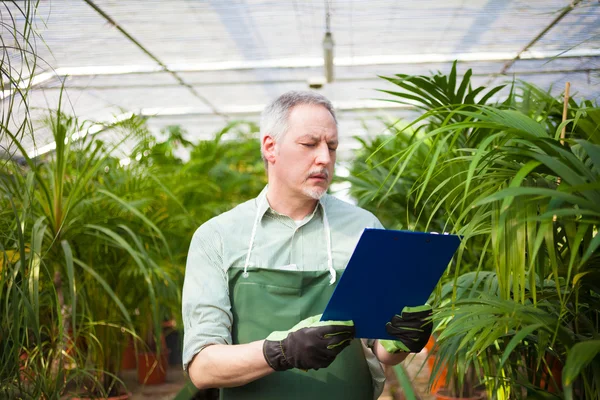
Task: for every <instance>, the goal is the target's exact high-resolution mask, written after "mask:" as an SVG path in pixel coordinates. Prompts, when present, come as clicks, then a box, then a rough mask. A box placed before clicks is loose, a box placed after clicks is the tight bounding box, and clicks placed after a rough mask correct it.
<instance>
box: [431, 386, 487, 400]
mask: <svg viewBox="0 0 600 400" xmlns="http://www.w3.org/2000/svg"><path fill="white" fill-rule="evenodd" d="M435 398H436V399H437V400H482V399H485V393H477V394H475V395H473V396H470V397H456V396H453V395H451V394H450V391H449V390H448V389H446V388H440V389H439V390H438V391H437V392H436V393H435Z"/></svg>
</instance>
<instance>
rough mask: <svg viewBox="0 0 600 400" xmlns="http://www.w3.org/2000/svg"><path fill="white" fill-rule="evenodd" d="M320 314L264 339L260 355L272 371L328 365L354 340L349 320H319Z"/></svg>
mask: <svg viewBox="0 0 600 400" xmlns="http://www.w3.org/2000/svg"><path fill="white" fill-rule="evenodd" d="M320 318H321V315H315V316H313V317H310V318H307V319H305V320H303V321H301V322H299V323H298V324H297V325H295V326H294V327H293V328H292V329H290V330H289V331H283V332H273V333H271V334H270V335H269V336H268V337H267V338H266V339H265V342H264V345H263V354H264V356H265V359H266V360H267V363H268V364H269V365H270V366H271V368H273V369H274V370H275V371H285V370H288V369H291V368H299V369H305V370H308V369H315V370H317V369H319V368H326V367H328V366H329V365H330V364H331V363H332V362H333V360H335V357H336V356H337V355H338V354H339V353H340V352H341V351H342V350H343V349H344V348H346V346H348V345H349V344H350V342H351V341H352V339H354V332H355V329H354V323H353V322H352V321H319V319H320Z"/></svg>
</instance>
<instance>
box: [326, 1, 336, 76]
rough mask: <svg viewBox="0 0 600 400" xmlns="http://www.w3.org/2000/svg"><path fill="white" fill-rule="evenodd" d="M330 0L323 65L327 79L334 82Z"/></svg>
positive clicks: (327, 2) (327, 5)
mask: <svg viewBox="0 0 600 400" xmlns="http://www.w3.org/2000/svg"><path fill="white" fill-rule="evenodd" d="M329 19H330V13H329V0H325V37H324V38H323V65H324V67H325V80H326V81H327V83H331V82H333V45H334V44H335V43H334V42H333V35H332V34H331V26H330V23H329Z"/></svg>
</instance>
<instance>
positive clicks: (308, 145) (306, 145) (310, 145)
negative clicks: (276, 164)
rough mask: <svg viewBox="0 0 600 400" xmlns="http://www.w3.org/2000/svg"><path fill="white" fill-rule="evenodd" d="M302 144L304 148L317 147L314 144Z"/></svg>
mask: <svg viewBox="0 0 600 400" xmlns="http://www.w3.org/2000/svg"><path fill="white" fill-rule="evenodd" d="M301 144H302V146H304V147H315V145H314V144H312V143H301Z"/></svg>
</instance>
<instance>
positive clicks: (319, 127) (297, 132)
mask: <svg viewBox="0 0 600 400" xmlns="http://www.w3.org/2000/svg"><path fill="white" fill-rule="evenodd" d="M288 127H289V129H288V131H287V133H285V135H284V136H283V138H281V139H279V141H278V142H277V143H275V146H274V152H273V155H272V161H273V162H271V165H269V170H270V171H269V172H270V173H272V174H274V178H275V179H276V181H277V182H278V183H279V184H280V187H282V188H284V189H286V190H288V191H289V192H291V193H294V194H298V195H303V196H306V197H309V198H312V199H319V198H320V197H321V196H322V195H323V194H324V193H325V192H326V191H327V188H328V187H329V184H330V183H331V179H332V178H333V168H334V165H335V157H336V150H337V147H338V133H337V127H336V125H335V120H334V119H333V116H332V115H331V113H330V112H329V111H328V110H327V109H326V108H325V107H323V106H320V105H308V104H304V105H299V106H296V107H294V108H293V109H292V110H291V112H290V115H289V119H288Z"/></svg>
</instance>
